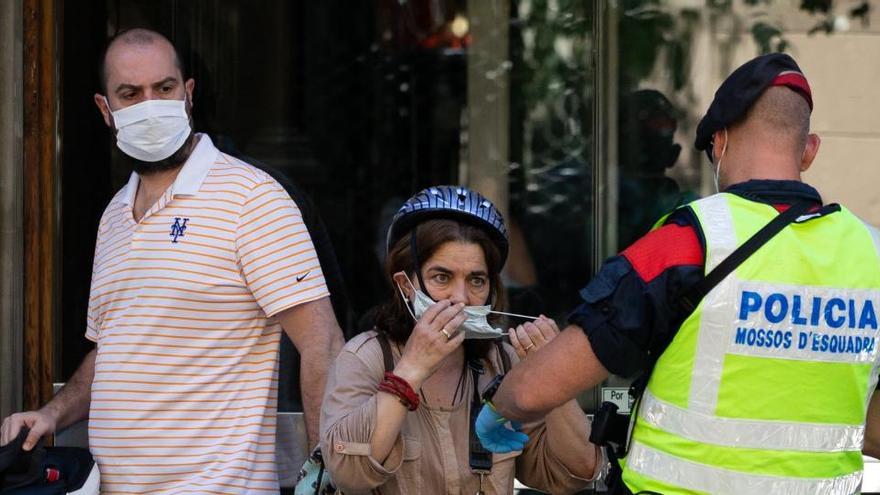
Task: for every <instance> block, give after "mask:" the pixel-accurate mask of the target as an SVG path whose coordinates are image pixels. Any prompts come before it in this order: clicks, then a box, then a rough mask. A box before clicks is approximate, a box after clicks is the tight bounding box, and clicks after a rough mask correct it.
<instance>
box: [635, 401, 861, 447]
mask: <svg viewBox="0 0 880 495" xmlns="http://www.w3.org/2000/svg"><path fill="white" fill-rule="evenodd" d="M639 421H644V422H645V423H647V424H649V425H652V426H655V427H657V428H660V429H662V430H664V431H666V432H668V433H672V434H674V435H678V436H681V437H685V438H689V439H691V440H695V441H697V442H702V443H713V444H716V445H725V446H728V447H743V448H754V449H774V450H802V451H814V452H836V451H844V450H861V449H862V443H863V441H864V438H865V428H864V426H851V425H823V424H803V423H781V422H771V421H756V420H748V419H737V418H719V417H716V416H711V415H706V414H703V413H700V412H695V411H689V410H686V409H682V408H680V407H677V406H675V405H673V404H670V403H668V402H664V401H662V400H660V399H658V398H657V397H655V396H654V395H653V394H652V393H651V392H650V391H647V390H646V391H645V394H644V395H643V396H642V403H641V405H640V406H639Z"/></svg>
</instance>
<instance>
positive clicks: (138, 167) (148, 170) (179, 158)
mask: <svg viewBox="0 0 880 495" xmlns="http://www.w3.org/2000/svg"><path fill="white" fill-rule="evenodd" d="M194 138H195V133H194V132H190V133H189V136H188V137H187V138H186V141H184V142H183V144H182V145H181V146H180V148H178V149H177V151H175V152H174V153H172V154H171V156H169V157H168V158H164V159H162V160H159V161H157V162H145V161H143V160H138V159H137V158H134V157H131V156H129V155H128V154H126V153H125V152H123V151H122V150H120V149H119V147H118V146H116V147H115V148H116V150H117V151H118V152H119V155H120V157H121V160H122V162H123V163H125V164H126V165H128V166H129V167H131V169H132V170H134V172H135V173H136V174H138V175H141V176H143V175H152V174H155V173H158V172H163V171H165V170H172V169H175V168H178V167H180V166H181V165H183V164H184V162H186V160H187V159H188V158H189V155H190V154H191V153H192V142H193V139H194Z"/></svg>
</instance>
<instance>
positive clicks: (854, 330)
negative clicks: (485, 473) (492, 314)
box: [478, 53, 880, 494]
mask: <svg viewBox="0 0 880 495" xmlns="http://www.w3.org/2000/svg"><path fill="white" fill-rule="evenodd" d="M812 108H813V99H812V94H811V91H810V87H809V84H808V83H807V79H806V77H805V76H804V75H803V73H802V72H801V71H800V68H799V67H798V66H797V64H796V63H795V61H794V60H793V59H792V58H791V57H789V56H787V55H784V54H778V53H776V54H769V55H765V56H761V57H758V58H756V59H753V60H751V61H749V62H747V63H746V64H744V65H743V66H742V67H740V68H738V69H737V70H736V71H734V72H733V73H732V74H731V75H730V76H729V77H728V78H727V80H725V81H724V83H723V84H722V85H721V87H720V88H719V89H718V91H717V92H716V94H715V99H714V101H713V102H712V104H711V106H710V107H709V110H708V111H707V113H706V116H705V117H704V118H703V120H702V121H701V122H700V124H699V126H698V129H697V139H696V147H697V149H699V150H705V151H706V153H707V155H708V157H709V160H710V161H711V162H712V164H713V170H714V173H715V177H716V184H717V188H718V190H719V191H721V192H719V193H718V194H715V195H712V196H709V197H707V198H704V199H701V200H698V201H695V202H692V203H690V204H689V205H687V206H685V207H683V208H680V209H678V210H676V211H675V212H673V213H672V214H671V215H669V216H668V218H667V219H666V220H665V221H664V222H663V224H662V226H660V227H659V228H657V229H655V230H653V231H652V232H650V233H649V234H647V235H646V236H644V237H642V238H641V239H640V240H638V241H636V242H635V243H634V244H633V245H632V246H630V247H629V248H627V249H626V250H624V251H623V252H622V253H620V254H619V255H617V256H615V257H612V258H611V259H609V260H608V261H606V263H605V264H604V265H603V266H602V268H601V270H600V271H599V273H598V274H597V275H596V277H595V278H594V279H593V280H592V281H591V282H590V283H589V284H588V285H587V286H586V287H585V288H584V289H583V290H582V291H581V292H580V294H581V296H582V298H583V302H582V304H581V305H580V306H579V307H578V308H576V309H575V310H574V311H573V313H572V314H571V316H570V318H569V323H570V325H569V326H568V328H567V329H565V330H564V331H563V332H562V333H561V334H560V335H559V336H558V337H557V338H556V339H555V340H554V341H553V342H551V343H550V344H548V345H547V346H545V347H544V348H542V349H541V350H540V351H538V352H537V353H535V355H534V356H530V357H529V358H528V359H526V360H525V361H523V362H522V363H520V364H519V365H517V366H516V367H514V368H513V370H512V371H511V372H510V373H509V374H508V375H507V377H506V378H505V380H504V382H503V383H502V385H501V387H500V388H499V389H498V392H497V393H496V394H495V396H494V397H493V398H492V399H491V401H492V403H493V404H494V408H492V407H489V406H487V407H486V408H484V410H483V411H482V412H481V416H484V419H487V420H491V421H483V422H482V423H478V424H483V425H486V426H487V430H491V431H484V432H481V436H485V437H487V438H492V437H493V436H498V435H499V434H501V435H505V434H507V433H506V431H511V430H510V429H505V431H502V430H500V428H504V424H505V422H506V421H505V419H510V420H515V421H527V420H531V419H534V418H538V417H540V416H542V415H544V414H546V413H547V412H548V411H551V410H553V409H554V408H555V407H558V406H559V405H560V404H563V403H565V402H566V401H568V400H570V399H571V398H572V397H574V396H576V395H577V394H578V393H580V392H582V391H584V390H587V389H589V388H592V387H594V386H596V385H598V384H600V383H601V382H602V381H603V380H604V379H605V378H606V377H608V375H609V374H611V373H614V374H617V375H621V376H631V377H641V379H640V380H637V381H636V384H637V386H636V387H635V391H636V393H637V394H640V397H639V399H638V401H637V402H636V405H635V406H633V407H634V413H633V415H632V416H633V419H632V420H631V422H630V429H631V431H630V433H629V435H628V437H627V435H626V433H624V434H623V435H621V436H620V437H617V438H613V437H612V435H610V434H609V433H610V430H603V429H602V428H600V423H599V422H597V423H595V424H594V429H596V430H595V431H594V435H593V436H592V437H591V438H592V439H593V440H595V441H597V442H600V443H607V444H608V445H609V447H613V449H612V448H609V453H610V454H612V455H611V456H610V461H611V464H610V465H609V467H608V469H609V471H610V474H609V479H608V483H609V485H610V486H611V487H612V493H619V494H626V493H664V494H675V493H731V494H748V493H754V494H767V493H847V494H848V493H856V492H857V491H858V490H859V487H860V483H861V476H862V469H863V466H862V451H863V450H864V452H866V453H869V454H871V455H875V456H876V455H877V454H878V447H877V446H878V441H880V434H878V433H880V432H878V430H877V428H878V419H880V418H877V416H878V413H880V399H878V398H877V397H878V396H877V394H876V393H875V392H874V390H875V387H876V384H877V375H878V373H877V370H878V364H880V351H878V347H877V331H878V319H877V314H876V312H877V310H878V306H880V262H878V259H880V258H878V256H880V254H878V246H880V233H878V231H877V229H875V228H873V227H871V226H869V225H867V224H865V223H863V222H862V221H861V220H860V219H858V218H857V217H856V216H855V215H853V214H852V213H851V212H849V211H848V210H846V209H845V208H843V207H841V206H839V205H836V204H824V203H823V202H822V199H821V197H820V196H819V193H818V192H817V191H816V190H815V189H814V188H812V187H810V186H809V185H807V184H805V183H803V182H802V181H801V174H802V173H803V172H804V171H805V170H807V168H809V167H810V165H811V164H812V162H813V160H814V158H815V157H816V154H817V152H818V150H819V144H820V140H819V137H818V136H816V135H815V134H811V133H810V132H809V129H810V113H811V110H812ZM789 209H791V210H792V211H793V212H795V213H799V212H804V213H803V214H799V215H795V214H792V215H790V217H791V220H792V223H789V224H785V223H784V222H783V223H781V225H783V226H784V227H783V228H782V229H781V230H780V231H778V233H776V234H775V235H774V236H773V237H771V238H769V240H768V241H766V243H765V244H763V245H762V246H761V247H760V248H758V249H757V251H754V252H753V253H752V254H751V255H749V256H748V257H746V258H745V259H744V261H742V262H741V263H740V264H739V265H738V266H737V267H736V269H735V270H734V271H732V272H730V273H729V274H728V275H727V276H725V277H723V278H722V279H721V280H720V281H717V283H715V284H714V285H712V284H709V285H707V286H704V285H703V283H701V282H703V281H704V280H706V276H707V275H708V274H709V273H711V272H712V271H713V270H714V269H715V268H716V267H718V265H719V264H720V263H721V262H722V261H724V260H726V259H728V257H729V256H730V255H731V254H732V253H733V252H734V251H735V250H737V248H738V247H739V246H741V245H742V244H743V243H745V242H746V240H747V239H750V238H752V236H753V235H754V234H756V232H758V231H759V230H761V229H762V228H763V227H765V226H766V225H768V224H769V223H770V222H771V221H773V220H774V219H776V218H777V216H781V215H783V214H784V213H781V212H787V211H788V210H789ZM782 219H783V220H788V219H789V215H785V216H784V217H782ZM714 278H715V277H710V278H709V280H712V279H714ZM697 284H700V285H699V286H698V285H697ZM695 287H700V288H702V287H705V289H701V290H697V289H696V288H695ZM612 409H613V408H612ZM614 417H615V416H614V415H613V414H612V415H609V416H607V417H606V418H605V419H610V420H611V422H614V419H613V418H614ZM866 423H867V426H866ZM617 456H620V457H623V459H620V460H619V463H618V462H617V460H616V459H615V457H617Z"/></svg>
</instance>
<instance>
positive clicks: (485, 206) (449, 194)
mask: <svg viewBox="0 0 880 495" xmlns="http://www.w3.org/2000/svg"><path fill="white" fill-rule="evenodd" d="M433 219H449V220H456V221H460V222H464V223H469V224H471V225H474V226H476V227H479V228H482V229H483V230H484V231H485V232H486V233H487V234H489V238H490V239H492V241H494V242H495V245H497V246H498V251H499V252H500V253H501V263H502V265H503V264H504V262H505V261H506V260H507V252H508V249H509V241H508V237H507V228H506V227H505V226H504V218H503V217H502V216H501V213H500V212H499V211H498V209H496V208H495V205H494V204H492V202H491V201H489V200H488V199H486V198H485V197H484V196H483V195H482V194H480V193H478V192H476V191H472V190H470V189H468V188H466V187H464V186H433V187H429V188H427V189H424V190H422V191H419V192H418V193H416V194H415V195H414V196H413V197H411V198H409V199H408V200H406V201H405V202H404V203H403V206H401V207H400V209H399V210H397V213H395V214H394V218H393V219H392V220H391V227H389V228H388V236H387V238H386V240H385V252H386V253H387V252H388V251H390V250H391V246H393V245H394V243H396V242H397V241H398V240H400V239H401V238H402V237H403V236H404V235H405V234H406V233H407V232H410V231H411V230H412V229H413V228H414V227H415V226H416V225H418V224H420V223H422V222H424V221H426V220H433Z"/></svg>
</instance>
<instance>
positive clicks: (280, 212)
mask: <svg viewBox="0 0 880 495" xmlns="http://www.w3.org/2000/svg"><path fill="white" fill-rule="evenodd" d="M137 187H138V176H137V175H136V174H132V176H131V179H130V180H129V183H128V185H127V186H126V187H124V188H123V189H122V190H121V191H119V193H117V194H116V196H115V197H114V198H113V200H112V201H111V202H110V204H109V206H108V207H107V209H106V211H105V212H104V216H103V218H102V219H101V224H100V227H99V230H98V241H97V247H96V251H95V260H94V268H93V274H92V286H91V296H90V300H89V311H88V330H87V332H86V337H87V338H89V339H90V340H93V341H95V342H97V350H98V351H97V357H96V361H95V377H94V381H93V382H92V397H91V409H90V413H89V446H90V448H91V451H92V453H93V454H94V456H95V458H96V459H97V462H98V464H99V466H100V469H101V480H102V487H101V493H103V494H113V493H157V494H159V493H163V494H171V493H174V494H179V493H235V494H239V493H277V492H278V489H279V488H278V476H277V473H276V468H275V419H276V409H277V393H278V350H279V339H280V335H281V331H282V329H281V326H280V325H279V324H278V323H277V322H276V321H275V320H274V319H273V318H272V315H275V314H277V313H278V312H280V311H282V310H284V309H287V308H290V307H292V306H295V305H297V304H302V303H304V302H308V301H313V300H316V299H320V298H323V297H326V296H327V295H328V291H327V287H326V285H325V284H324V277H323V275H322V273H321V267H320V265H319V263H318V258H317V255H316V253H315V250H314V247H313V245H312V241H311V238H310V237H309V233H308V231H307V229H306V227H305V226H304V225H303V222H302V217H301V215H300V212H299V209H298V208H297V206H296V204H294V202H293V200H291V198H290V196H289V195H288V194H287V193H286V192H285V191H284V189H283V188H282V187H281V186H280V185H279V184H278V183H277V182H276V181H275V180H274V179H272V178H271V177H270V176H269V175H268V174H266V173H265V172H263V171H261V170H259V169H256V168H254V167H252V166H250V165H248V164H246V163H243V162H241V161H240V160H237V159H235V158H233V157H230V156H228V155H226V154H224V153H221V152H220V151H218V150H217V148H215V147H214V145H213V143H212V142H211V139H210V138H209V137H208V136H206V135H199V142H198V144H197V145H196V147H195V149H194V151H193V153H192V155H191V156H190V158H189V160H187V162H186V164H185V165H184V166H183V168H182V169H181V170H180V172H179V174H178V176H177V178H176V179H175V181H174V183H173V184H172V185H171V186H170V187H169V188H168V190H167V191H166V192H165V194H164V195H163V196H162V197H161V198H160V199H159V200H158V201H157V203H156V204H155V205H154V206H153V207H152V208H150V210H149V211H148V212H147V213H146V215H144V218H143V219H141V221H140V222H137V223H136V222H135V221H134V217H133V214H132V205H133V204H134V197H135V193H136V191H137Z"/></svg>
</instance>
